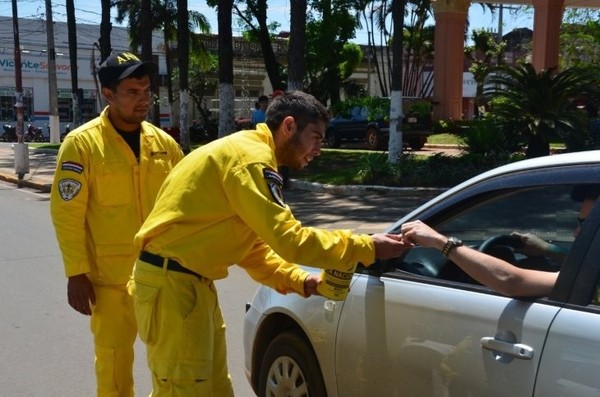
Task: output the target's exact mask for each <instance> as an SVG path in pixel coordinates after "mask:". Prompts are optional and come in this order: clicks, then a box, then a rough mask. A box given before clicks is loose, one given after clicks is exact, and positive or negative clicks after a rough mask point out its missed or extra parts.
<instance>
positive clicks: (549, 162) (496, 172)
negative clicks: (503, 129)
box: [391, 150, 600, 229]
mask: <svg viewBox="0 0 600 397" xmlns="http://www.w3.org/2000/svg"><path fill="white" fill-rule="evenodd" d="M586 164H590V165H599V164H600V150H589V151H583V152H573V153H562V154H552V155H549V156H543V157H536V158H533V159H526V160H521V161H517V162H514V163H510V164H506V165H503V166H500V167H497V168H494V169H491V170H489V171H486V172H483V173H481V174H479V175H476V176H474V177H472V178H470V179H467V180H466V181H464V182H462V183H459V184H458V185H456V186H454V187H452V188H450V189H448V190H446V191H445V192H443V193H441V194H439V195H438V196H436V197H434V198H433V199H431V200H429V201H428V202H426V203H424V204H423V205H421V206H419V207H418V208H416V209H415V210H413V211H411V212H410V213H408V214H406V215H405V216H403V217H402V219H400V220H399V221H398V222H396V223H401V222H402V221H403V220H405V219H410V218H412V217H413V214H415V213H417V212H422V211H423V209H425V208H430V207H432V206H434V205H435V204H437V203H439V202H440V201H443V200H445V199H446V198H447V197H449V196H452V195H453V194H455V193H456V192H459V191H462V190H464V189H466V188H467V187H469V186H473V185H476V184H478V183H480V182H482V181H485V180H487V179H492V178H495V177H498V176H501V175H508V174H512V173H515V172H521V171H526V170H535V169H543V168H552V167H558V166H572V165H586ZM599 182H600V181H599ZM393 228H394V226H392V228H391V229H393Z"/></svg>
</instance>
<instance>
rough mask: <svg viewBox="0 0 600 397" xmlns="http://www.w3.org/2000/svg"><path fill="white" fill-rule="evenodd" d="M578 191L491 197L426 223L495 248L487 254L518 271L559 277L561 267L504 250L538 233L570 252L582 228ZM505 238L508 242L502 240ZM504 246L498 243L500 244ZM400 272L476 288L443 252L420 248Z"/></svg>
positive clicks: (543, 189)
mask: <svg viewBox="0 0 600 397" xmlns="http://www.w3.org/2000/svg"><path fill="white" fill-rule="evenodd" d="M571 189H572V185H568V184H565V185H546V186H537V187H533V188H531V187H528V188H522V189H516V190H514V189H512V190H510V191H507V190H503V191H496V192H494V193H492V194H490V193H486V194H484V195H481V196H480V197H478V198H475V199H473V200H472V201H469V203H468V205H467V204H465V203H461V204H459V205H455V206H452V207H450V208H446V209H445V210H444V212H443V213H439V214H436V216H435V219H438V220H439V221H437V222H436V221H435V219H433V220H426V219H425V220H424V221H425V222H426V223H428V224H429V225H430V226H432V227H433V228H434V229H436V230H438V231H439V232H440V233H442V234H444V235H446V236H454V237H457V238H459V239H461V240H463V242H464V243H465V244H467V245H469V246H471V247H473V248H475V249H480V248H482V246H483V245H484V243H485V246H487V244H488V243H490V242H493V243H492V245H493V246H492V247H490V249H489V250H487V249H486V253H489V254H491V255H494V256H497V257H500V258H502V259H504V260H507V261H509V262H511V263H513V264H515V265H517V266H521V267H528V268H536V269H540V270H548V271H558V270H559V269H560V265H561V263H557V262H556V260H553V259H551V258H545V257H536V258H530V257H526V256H525V255H523V254H519V253H518V252H515V251H514V249H513V248H514V247H513V248H511V247H510V244H508V243H506V244H504V243H503V242H502V241H504V240H502V239H505V240H506V238H505V237H504V236H507V235H510V234H511V233H512V232H515V231H516V232H520V233H532V234H535V235H536V236H538V237H540V238H542V239H544V240H546V241H548V242H550V243H552V244H555V245H557V246H560V247H561V248H562V249H564V251H565V252H567V251H568V250H569V249H570V247H571V245H572V243H573V241H574V236H573V232H574V230H575V228H576V226H577V216H578V213H579V203H577V202H574V201H573V200H572V199H571V196H570V194H571ZM499 236H502V237H499ZM497 242H498V243H497ZM396 267H397V268H400V270H404V271H408V272H411V273H417V274H420V275H424V276H428V277H433V278H438V279H445V280H452V281H459V282H468V283H476V282H475V281H474V280H472V279H471V278H470V277H468V276H467V275H466V274H465V273H464V272H463V271H462V270H460V269H459V268H458V267H457V266H456V265H454V264H453V263H451V262H449V261H448V259H447V258H446V257H445V256H444V255H443V254H442V253H441V252H440V251H439V250H436V249H433V248H424V247H416V248H415V249H412V250H410V251H409V252H408V253H407V254H406V255H405V257H404V258H403V260H402V263H400V264H397V266H396Z"/></svg>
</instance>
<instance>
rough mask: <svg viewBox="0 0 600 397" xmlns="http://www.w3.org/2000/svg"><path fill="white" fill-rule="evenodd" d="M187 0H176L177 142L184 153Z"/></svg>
mask: <svg viewBox="0 0 600 397" xmlns="http://www.w3.org/2000/svg"><path fill="white" fill-rule="evenodd" d="M188 18H189V14H188V2H187V0H177V31H178V36H177V53H178V54H179V55H178V63H179V109H180V113H179V134H180V135H179V139H180V141H179V143H180V144H181V148H182V150H183V152H184V153H189V152H190V151H191V148H190V128H189V120H188V108H189V99H190V95H189V82H188V80H189V79H188V72H189V62H190V61H189V59H190V58H189V54H190V34H189V23H188Z"/></svg>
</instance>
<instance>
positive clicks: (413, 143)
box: [408, 136, 427, 150]
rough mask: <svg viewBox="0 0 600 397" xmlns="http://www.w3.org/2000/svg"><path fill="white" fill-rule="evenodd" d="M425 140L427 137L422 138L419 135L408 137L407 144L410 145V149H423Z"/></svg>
mask: <svg viewBox="0 0 600 397" xmlns="http://www.w3.org/2000/svg"><path fill="white" fill-rule="evenodd" d="M426 142H427V138H423V137H420V136H418V137H415V138H410V139H408V144H409V145H410V148H411V149H412V150H421V149H423V146H425V143H426Z"/></svg>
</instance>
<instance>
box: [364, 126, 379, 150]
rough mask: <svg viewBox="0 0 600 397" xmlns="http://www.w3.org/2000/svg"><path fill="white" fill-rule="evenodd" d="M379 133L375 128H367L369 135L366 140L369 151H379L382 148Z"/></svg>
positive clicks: (367, 134)
mask: <svg viewBox="0 0 600 397" xmlns="http://www.w3.org/2000/svg"><path fill="white" fill-rule="evenodd" d="M379 138H380V137H379V131H378V130H377V127H375V126H369V127H367V133H366V136H365V140H366V142H367V149H371V150H377V149H379V148H380V147H381V142H380V141H381V139H379Z"/></svg>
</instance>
